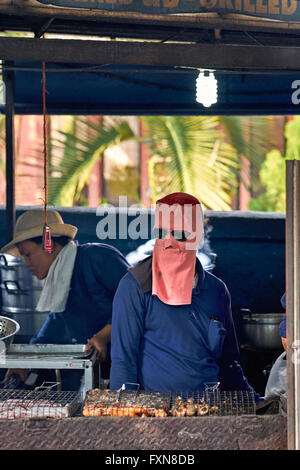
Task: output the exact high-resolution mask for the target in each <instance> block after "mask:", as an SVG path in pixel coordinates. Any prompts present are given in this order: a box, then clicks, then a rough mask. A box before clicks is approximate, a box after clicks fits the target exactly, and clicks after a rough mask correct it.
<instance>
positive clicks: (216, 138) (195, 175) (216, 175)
mask: <svg viewBox="0 0 300 470" xmlns="http://www.w3.org/2000/svg"><path fill="white" fill-rule="evenodd" d="M142 120H143V122H144V124H145V127H146V129H148V132H147V137H148V141H147V145H148V147H149V149H150V152H151V153H152V158H151V159H150V162H149V175H150V184H151V188H152V197H153V199H155V198H158V197H162V196H164V195H165V194H167V193H170V192H187V193H192V194H193V195H194V196H196V197H198V198H199V199H200V200H201V201H202V203H203V205H204V206H205V207H206V208H210V209H216V210H229V209H230V201H231V196H232V192H233V191H234V190H235V186H236V179H235V177H234V173H233V169H234V168H238V156H237V152H236V150H235V149H234V148H233V146H232V145H230V144H229V143H226V142H225V140H224V135H223V133H222V131H221V129H219V127H218V126H219V125H220V121H219V119H218V118H217V117H215V116H212V117H206V116H197V117H183V116H173V117H168V116H167V117H165V116H161V117H148V116H147V117H143V118H142ZM149 138H150V139H149ZM162 180H163V183H161V181H162ZM153 202H155V201H154V200H153Z"/></svg>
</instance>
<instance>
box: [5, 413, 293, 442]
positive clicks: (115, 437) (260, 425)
mask: <svg viewBox="0 0 300 470" xmlns="http://www.w3.org/2000/svg"><path fill="white" fill-rule="evenodd" d="M0 435H1V442H0V450H41V449H43V450H286V449H287V422H286V418H285V417H284V416H281V415H264V416H258V415H255V416H246V415H244V416H236V417H234V416H226V417H217V416H216V417H189V418H171V417H170V418H128V417H113V418H112V417H91V418H85V417H73V418H62V419H51V418H27V419H26V418H25V419H15V420H0Z"/></svg>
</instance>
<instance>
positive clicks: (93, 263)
mask: <svg viewBox="0 0 300 470" xmlns="http://www.w3.org/2000/svg"><path fill="white" fill-rule="evenodd" d="M127 269H128V263H127V261H126V259H125V258H124V257H123V255H122V254H121V253H120V252H119V251H118V250H117V249H115V248H114V247H112V246H109V245H106V244H104V243H87V244H84V245H78V246H77V254H76V259H75V263H74V269H73V274H72V279H71V284H70V293H69V296H68V300H67V305H66V309H65V311H64V312H59V313H56V312H51V313H50V314H49V315H48V318H47V320H46V321H45V323H44V325H43V327H42V328H41V330H40V332H39V333H38V335H37V336H36V337H34V338H32V339H31V341H30V342H31V343H32V344H35V343H49V344H72V343H78V344H85V343H87V341H88V340H89V339H90V338H91V337H92V336H93V335H94V334H95V333H97V332H98V331H100V330H101V329H102V328H103V327H104V326H105V325H107V324H110V323H111V314H112V301H113V297H114V294H115V292H116V289H117V287H118V284H119V282H120V280H121V278H122V277H123V276H124V275H125V274H126V272H127Z"/></svg>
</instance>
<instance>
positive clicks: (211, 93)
mask: <svg viewBox="0 0 300 470" xmlns="http://www.w3.org/2000/svg"><path fill="white" fill-rule="evenodd" d="M196 101H197V103H201V104H203V106H205V107H206V108H208V107H209V106H211V105H212V104H214V103H216V102H217V101H218V82H217V80H216V79H215V76H214V73H213V72H209V71H208V70H200V71H199V75H198V78H197V80H196Z"/></svg>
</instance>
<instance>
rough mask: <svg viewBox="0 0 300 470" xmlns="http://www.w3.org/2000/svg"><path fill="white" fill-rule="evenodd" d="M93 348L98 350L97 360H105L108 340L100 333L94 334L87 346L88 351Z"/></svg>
mask: <svg viewBox="0 0 300 470" xmlns="http://www.w3.org/2000/svg"><path fill="white" fill-rule="evenodd" d="M92 348H95V349H96V350H97V361H99V362H104V361H105V359H106V354H107V341H106V339H105V338H103V337H102V335H100V334H99V333H97V334H96V335H94V336H93V337H92V338H91V339H90V340H89V341H88V343H87V345H86V347H85V349H86V351H88V350H90V349H92Z"/></svg>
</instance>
